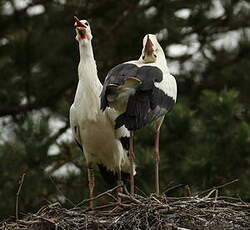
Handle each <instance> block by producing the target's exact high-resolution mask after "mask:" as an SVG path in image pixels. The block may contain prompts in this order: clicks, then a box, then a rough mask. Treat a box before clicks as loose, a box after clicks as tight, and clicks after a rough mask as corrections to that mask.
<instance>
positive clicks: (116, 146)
mask: <svg viewBox="0 0 250 230" xmlns="http://www.w3.org/2000/svg"><path fill="white" fill-rule="evenodd" d="M75 28H76V33H77V35H76V40H77V41H78V43H79V50H80V63H79V66H78V75H79V82H78V86H77V90H76V94H75V99H74V102H73V104H72V106H71V108H70V126H71V129H72V132H73V135H74V138H75V140H76V142H77V143H78V145H79V146H80V147H81V149H82V150H83V152H84V155H85V158H86V161H87V167H88V181H89V195H90V198H91V197H93V189H94V172H93V164H98V166H99V168H100V170H104V169H105V170H106V169H107V170H110V171H111V172H114V173H117V176H118V180H119V181H120V180H121V171H122V172H124V173H129V170H130V163H129V159H128V156H127V152H128V147H126V146H128V141H129V140H128V139H129V132H128V130H127V129H126V128H125V127H124V126H123V127H120V128H119V129H115V128H114V126H115V121H114V120H115V118H116V117H117V113H116V112H115V110H114V109H109V110H106V111H105V113H103V112H102V111H101V110H100V99H99V96H100V93H101V91H102V84H101V83H100V81H99V79H98V76H97V68H96V63H95V60H94V54H93V49H92V44H91V40H92V34H91V30H90V26H89V24H88V22H87V21H86V20H81V21H80V20H79V19H77V18H76V17H75ZM107 170H106V171H105V173H106V175H107V172H108V171H107ZM133 170H134V172H133V173H135V169H134V166H133ZM108 179H109V178H108ZM90 206H92V202H91V203H90Z"/></svg>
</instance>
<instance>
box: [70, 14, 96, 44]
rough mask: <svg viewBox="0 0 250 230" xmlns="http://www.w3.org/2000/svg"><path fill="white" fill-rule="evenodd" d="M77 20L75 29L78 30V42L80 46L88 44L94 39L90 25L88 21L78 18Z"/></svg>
mask: <svg viewBox="0 0 250 230" xmlns="http://www.w3.org/2000/svg"><path fill="white" fill-rule="evenodd" d="M74 19H75V24H74V26H75V29H76V40H77V41H78V42H79V43H80V44H87V43H88V42H90V41H91V39H92V37H93V36H92V34H91V29H90V26H89V23H88V22H87V21H86V20H79V19H78V18H77V17H76V16H74Z"/></svg>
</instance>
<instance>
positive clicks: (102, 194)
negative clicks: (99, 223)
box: [75, 184, 123, 208]
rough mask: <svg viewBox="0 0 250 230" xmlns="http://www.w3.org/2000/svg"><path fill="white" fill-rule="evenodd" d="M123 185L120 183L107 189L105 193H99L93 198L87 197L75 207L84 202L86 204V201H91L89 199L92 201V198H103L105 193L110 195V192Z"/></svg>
mask: <svg viewBox="0 0 250 230" xmlns="http://www.w3.org/2000/svg"><path fill="white" fill-rule="evenodd" d="M122 186H123V185H122V184H119V185H117V186H115V187H114V188H112V189H109V190H107V191H106V192H103V193H101V194H99V195H97V196H95V197H93V198H90V199H85V200H83V201H81V202H80V203H78V204H77V205H76V206H75V208H77V207H79V206H80V205H82V204H84V203H86V202H89V201H92V200H96V199H99V198H101V197H103V196H105V195H109V196H110V193H112V192H113V191H115V190H116V189H118V188H120V187H122Z"/></svg>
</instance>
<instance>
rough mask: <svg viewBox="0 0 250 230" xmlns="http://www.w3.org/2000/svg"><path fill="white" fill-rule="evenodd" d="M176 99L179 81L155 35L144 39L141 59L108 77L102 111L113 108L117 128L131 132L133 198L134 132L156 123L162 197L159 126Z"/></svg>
mask: <svg viewBox="0 0 250 230" xmlns="http://www.w3.org/2000/svg"><path fill="white" fill-rule="evenodd" d="M176 98H177V84H176V80H175V78H174V77H173V76H172V75H171V74H170V72H169V69H168V66H167V61H166V58H165V54H164V52H163V49H162V48H161V46H160V44H159V43H158V41H157V38H156V36H155V35H153V34H148V35H146V36H145V37H144V39H143V49H142V54H141V56H140V58H139V59H138V60H134V61H129V62H125V63H122V64H120V65H117V66H115V67H114V68H113V69H111V70H110V71H109V72H108V74H107V77H106V79H105V82H104V85H103V89H102V93H101V109H102V110H103V111H106V108H108V107H111V108H114V109H115V110H116V111H117V112H118V114H119V116H118V117H117V118H116V120H115V122H116V125H115V127H116V128H119V127H121V126H123V125H125V127H126V128H127V129H128V130H130V148H129V156H130V163H131V171H130V177H131V194H132V195H133V194H134V184H133V183H134V182H133V181H134V180H133V170H132V165H133V162H134V152H133V136H134V131H135V130H138V129H141V128H143V127H144V126H145V125H147V124H149V123H152V122H153V125H154V131H155V139H154V147H153V158H154V164H155V190H156V193H157V194H159V160H160V156H159V139H160V127H161V124H162V122H163V120H164V116H165V114H166V113H168V112H169V111H170V110H171V109H172V108H173V106H174V104H175V103H176Z"/></svg>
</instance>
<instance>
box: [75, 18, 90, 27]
mask: <svg viewBox="0 0 250 230" xmlns="http://www.w3.org/2000/svg"><path fill="white" fill-rule="evenodd" d="M74 19H75V26H76V27H83V28H87V27H86V26H85V25H84V24H82V23H81V21H80V20H79V19H78V18H77V17H76V16H74Z"/></svg>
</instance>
